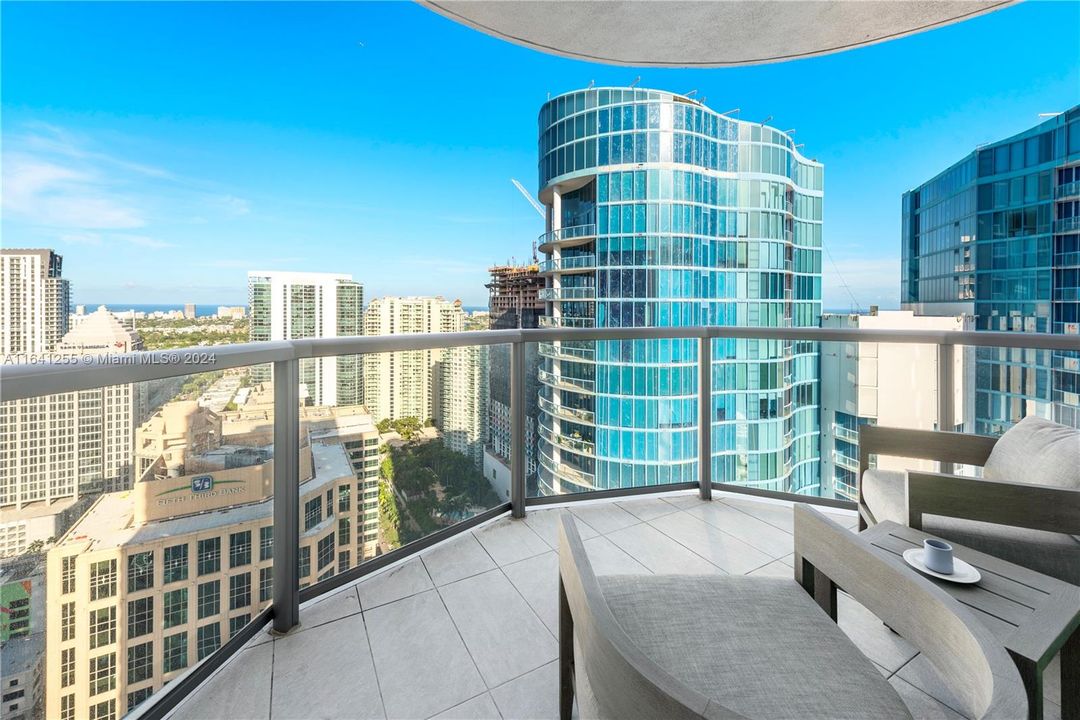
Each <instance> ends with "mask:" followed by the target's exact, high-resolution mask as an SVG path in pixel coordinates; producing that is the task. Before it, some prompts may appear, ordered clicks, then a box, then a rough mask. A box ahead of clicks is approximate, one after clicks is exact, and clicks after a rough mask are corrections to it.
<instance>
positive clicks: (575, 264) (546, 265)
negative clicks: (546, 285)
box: [540, 255, 596, 274]
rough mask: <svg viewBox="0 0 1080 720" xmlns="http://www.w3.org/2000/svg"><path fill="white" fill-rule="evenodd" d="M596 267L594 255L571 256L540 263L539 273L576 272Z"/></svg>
mask: <svg viewBox="0 0 1080 720" xmlns="http://www.w3.org/2000/svg"><path fill="white" fill-rule="evenodd" d="M595 267H596V256H595V255H571V256H569V257H563V258H549V259H547V260H544V261H542V262H541V263H540V272H541V273H542V274H543V273H552V272H578V271H583V270H591V269H593V268H595Z"/></svg>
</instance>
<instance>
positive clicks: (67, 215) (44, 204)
mask: <svg viewBox="0 0 1080 720" xmlns="http://www.w3.org/2000/svg"><path fill="white" fill-rule="evenodd" d="M3 182H4V192H3V209H4V214H5V217H8V218H12V219H17V220H21V221H23V222H26V223H28V224H31V225H37V226H41V227H51V228H75V229H79V230H84V231H85V230H103V229H106V230H107V229H114V230H120V229H129V228H137V227H142V226H143V225H145V224H146V223H145V220H144V218H143V216H142V212H141V211H140V210H139V209H138V208H136V207H135V206H134V205H133V204H132V203H131V202H130V201H129V200H127V199H126V198H124V197H122V196H121V195H119V194H117V193H116V192H114V191H113V190H112V189H111V188H110V187H109V183H108V182H107V181H106V180H105V179H104V178H102V177H101V176H100V175H99V174H98V173H96V172H94V171H93V170H92V169H85V168H77V167H72V166H69V165H62V164H60V163H59V162H57V161H55V160H50V159H44V158H39V157H37V156H34V155H29V154H26V153H19V152H14V153H8V154H6V156H5V158H4V168H3Z"/></svg>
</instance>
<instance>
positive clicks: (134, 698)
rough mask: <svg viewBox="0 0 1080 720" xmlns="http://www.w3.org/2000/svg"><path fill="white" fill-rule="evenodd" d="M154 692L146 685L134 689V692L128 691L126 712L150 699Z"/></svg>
mask: <svg viewBox="0 0 1080 720" xmlns="http://www.w3.org/2000/svg"><path fill="white" fill-rule="evenodd" d="M153 694H154V688H152V687H147V688H143V689H142V690H136V691H135V692H129V693H128V698H127V700H128V712H131V711H132V710H134V709H135V708H137V707H138V706H139V705H142V704H143V703H144V702H146V701H147V700H149V699H150V696H151V695H153Z"/></svg>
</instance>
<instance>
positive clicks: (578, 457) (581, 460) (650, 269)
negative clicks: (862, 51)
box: [538, 88, 823, 494]
mask: <svg viewBox="0 0 1080 720" xmlns="http://www.w3.org/2000/svg"><path fill="white" fill-rule="evenodd" d="M539 175H540V178H539V180H540V181H539V187H540V199H541V201H542V202H544V203H545V204H546V206H547V228H548V232H546V233H545V234H544V235H543V236H542V237H541V238H540V244H539V247H540V250H541V251H542V252H543V253H545V255H546V260H545V261H544V262H543V263H542V265H541V272H542V273H543V274H544V275H545V276H546V278H547V286H546V288H545V289H544V290H542V291H541V293H542V298H543V299H544V300H546V301H547V309H546V315H545V317H544V318H542V324H543V325H547V326H554V327H568V328H573V327H679V326H695V325H723V326H733V325H737V326H749V327H812V326H816V325H817V324H818V322H819V318H820V315H821V230H822V224H821V218H822V201H823V190H822V188H823V168H822V166H821V164H820V163H817V162H814V161H812V160H808V159H806V158H804V157H803V156H802V155H801V154H800V153H799V151H798V149H797V148H796V146H795V144H794V142H793V141H792V139H791V138H790V137H789V136H788V135H787V134H785V133H783V132H780V131H777V130H774V129H772V128H770V127H767V126H764V125H762V124H758V123H751V122H744V121H739V120H735V119H732V118H730V117H727V116H725V115H722V114H719V113H716V112H714V111H712V110H710V109H709V108H707V107H705V106H704V105H703V104H702V103H700V102H697V101H695V100H693V99H691V98H689V97H686V96H682V95H677V94H673V93H668V92H662V91H656V90H646V89H640V88H590V89H587V90H580V91H577V92H571V93H567V94H565V95H561V96H559V97H556V98H553V99H551V100H549V101H548V102H547V103H545V104H544V105H543V107H542V108H541V109H540V116H539ZM540 354H541V356H542V357H543V359H542V367H541V370H540V381H541V384H542V388H541V395H540V418H539V435H540V439H539V448H538V450H539V452H538V459H539V462H540V489H541V492H543V493H562V492H577V491H583V490H591V489H607V488H620V487H631V486H639V485H655V484H664V483H675V482H687V481H696V480H697V477H698V473H697V468H698V457H697V432H698V421H697V418H698V408H697V355H698V353H697V341H695V340H636V341H602V342H581V341H578V342H554V343H544V344H542V345H541V346H540ZM712 355H713V369H712V376H713V393H712V413H711V414H712V419H713V423H712V428H711V430H712V448H713V457H712V465H713V468H712V473H713V478H714V479H715V480H716V481H719V482H731V483H740V484H744V485H751V486H755V487H759V488H765V489H772V490H785V491H793V492H801V493H807V494H816V493H817V492H818V491H819V468H818V465H819V462H818V460H819V449H818V448H819V442H818V440H819V437H818V436H819V427H818V382H817V377H818V376H817V372H818V369H817V368H818V355H817V348H816V347H815V345H814V344H813V343H806V342H780V341H765V340H717V341H714V345H713V350H712Z"/></svg>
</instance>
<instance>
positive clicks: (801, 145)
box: [795, 143, 806, 148]
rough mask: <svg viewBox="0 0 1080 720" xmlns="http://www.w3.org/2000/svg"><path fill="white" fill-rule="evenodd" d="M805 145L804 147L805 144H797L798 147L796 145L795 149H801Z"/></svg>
mask: <svg viewBox="0 0 1080 720" xmlns="http://www.w3.org/2000/svg"><path fill="white" fill-rule="evenodd" d="M805 145H806V143H799V144H798V145H796V146H795V147H797V148H801V147H804V146H805Z"/></svg>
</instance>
